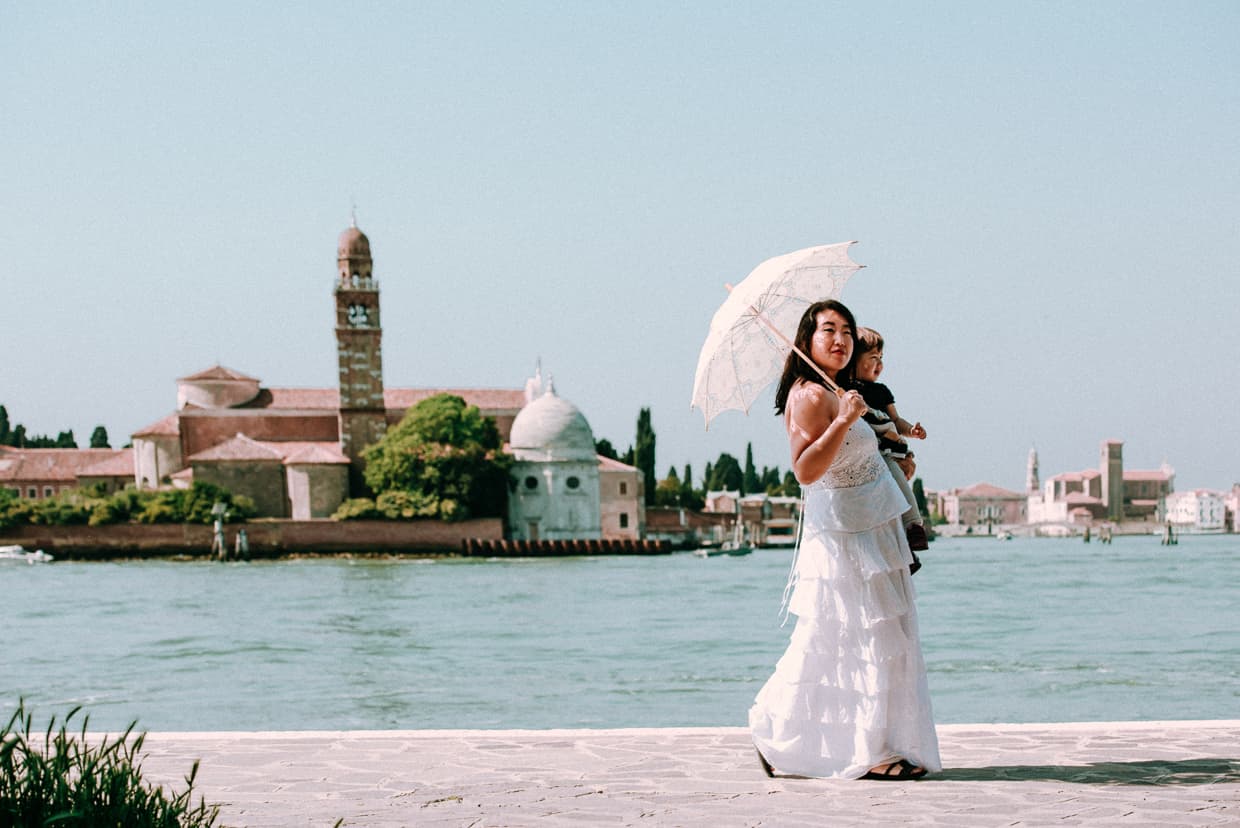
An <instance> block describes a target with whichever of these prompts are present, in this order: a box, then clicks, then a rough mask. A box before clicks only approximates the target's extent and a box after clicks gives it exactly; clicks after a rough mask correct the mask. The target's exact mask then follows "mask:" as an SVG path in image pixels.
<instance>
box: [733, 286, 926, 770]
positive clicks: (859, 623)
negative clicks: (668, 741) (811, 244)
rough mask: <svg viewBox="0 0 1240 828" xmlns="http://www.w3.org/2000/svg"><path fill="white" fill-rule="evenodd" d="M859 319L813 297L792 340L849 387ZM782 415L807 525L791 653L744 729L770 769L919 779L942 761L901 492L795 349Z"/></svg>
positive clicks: (796, 577) (859, 410)
mask: <svg viewBox="0 0 1240 828" xmlns="http://www.w3.org/2000/svg"><path fill="white" fill-rule="evenodd" d="M856 330H857V325H856V320H855V319H854V318H853V315H852V313H851V312H850V311H849V310H848V308H846V307H845V306H844V305H842V304H840V303H839V302H836V301H834V300H828V301H825V302H819V303H817V304H814V305H811V306H810V307H809V309H807V310H806V312H805V315H804V316H803V317H802V318H801V323H800V325H799V326H798V329H797V336H796V343H797V346H798V347H799V348H801V350H802V351H803V352H805V353H806V354H808V355H809V357H810V358H811V359H813V360H814V362H815V363H817V364H818V366H819V367H820V368H822V369H823V371H824V372H825V373H826V374H827V376H829V377H831V378H832V380H834V381H835V382H836V384H837V385H839V386H840V387H844V388H846V387H847V386H848V384H849V380H850V379H851V376H850V372H851V370H852V357H853V354H854V353H855V352H856ZM775 407H776V410H777V411H778V412H779V413H781V414H783V415H784V422H785V425H786V427H787V430H788V441H789V443H790V445H791V448H792V468H793V472H794V473H795V474H796V477H797V480H799V481H800V482H801V485H802V487H803V495H804V504H803V507H802V509H803V521H804V526H803V529H802V532H801V537H800V539H799V542H798V546H797V556H796V559H795V562H794V564H793V571H792V574H791V575H790V577H789V589H788V590H787V591H786V592H785V599H786V600H787V602H788V603H787V606H788V610H789V612H791V613H792V614H794V615H796V616H797V622H796V628H795V629H794V630H793V632H792V636H791V639H790V641H789V644H788V649H787V651H786V652H785V653H784V655H783V657H781V658H780V659H779V663H778V664H777V665H776V667H775V673H774V675H772V676H771V678H770V679H769V680H768V681H767V682H766V684H765V685H764V686H763V687H762V689H761V690H760V691H759V692H758V695H757V698H756V699H755V700H754V705H753V707H752V708H751V709H750V711H749V725H750V729H751V731H752V733H753V741H754V745H755V747H757V749H758V757H759V759H760V760H761V762H762V766H763V770H765V771H766V773H767V774H768V775H773V771H774V769H778V771H779V772H780V773H782V774H789V775H796V776H809V777H834V778H840V779H857V778H866V779H890V780H904V779H918V778H920V777H922V776H925V775H926V773H928V772H930V771H937V770H940V769H941V767H942V765H941V762H940V760H939V745H938V738H937V736H936V735H935V731H934V718H933V715H932V713H931V709H930V693H929V689H928V688H927V685H926V667H925V662H924V661H923V659H922V654H921V643H920V641H919V639H918V632H917V610H916V608H915V606H914V603H913V601H914V591H913V585H912V582H911V581H910V580H909V578H910V576H909V569H908V568H909V565H910V564H911V563H912V562H913V556H912V553H911V552H910V551H909V548H908V541H907V539H906V538H905V534H904V529H903V524H902V523H901V520H900V515H901V514H902V513H903V512H904V510H905V509H906V508H907V503H906V502H905V500H904V496H903V495H902V494H901V492H900V489H899V487H898V486H897V485H896V483H895V481H894V480H893V479H892V477H891V474H890V472H888V471H887V466H886V464H885V463H884V462H883V459H882V457H881V456H880V455H879V453H878V443H877V440H876V439H875V437H874V431H873V429H871V428H870V427H869V426H868V425H866V424H865V423H864V422H862V421H861V420H860V418H861V415H862V414H864V413H865V411H866V404H865V401H864V400H863V399H862V398H861V395H860V394H858V393H857V392H856V391H849V392H847V393H845V394H843V395H842V396H839V397H837V396H836V395H835V394H834V393H832V392H830V391H828V390H827V388H826V387H825V386H824V385H823V384H822V380H821V379H820V378H819V377H818V375H817V374H816V373H815V372H814V371H813V369H812V368H810V367H809V366H808V365H805V364H804V361H803V360H802V359H801V358H800V357H798V356H797V355H796V354H795V353H793V354H789V356H788V361H787V362H786V363H785V366H784V373H783V377H782V379H781V381H780V386H779V391H778V392H777V393H776V402H775Z"/></svg>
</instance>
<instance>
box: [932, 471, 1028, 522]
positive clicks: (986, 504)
mask: <svg viewBox="0 0 1240 828" xmlns="http://www.w3.org/2000/svg"><path fill="white" fill-rule="evenodd" d="M938 497H939V503H940V504H941V507H940V508H941V512H940V513H941V514H942V515H943V517H944V518H945V519H946V520H947V523H948V524H949V525H955V526H964V527H967V528H968V529H970V530H972V531H973V532H977V531H980V530H982V529H984V530H985V531H986V532H987V533H989V532H990V529H991V527H992V526H1002V525H1005V524H1007V525H1010V524H1014V523H1024V522H1025V519H1026V513H1025V509H1026V507H1027V496H1026V495H1023V494H1021V493H1020V492H1013V491H1011V490H1010V489H1004V488H1002V487H1000V486H995V485H994V484H992V483H974V484H973V485H972V486H966V487H964V488H963V489H949V490H948V491H946V492H943V493H941V494H939V496H938Z"/></svg>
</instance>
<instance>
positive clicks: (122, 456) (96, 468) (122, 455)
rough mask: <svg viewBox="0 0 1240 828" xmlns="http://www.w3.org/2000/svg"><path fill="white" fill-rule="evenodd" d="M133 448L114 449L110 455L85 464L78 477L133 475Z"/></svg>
mask: <svg viewBox="0 0 1240 828" xmlns="http://www.w3.org/2000/svg"><path fill="white" fill-rule="evenodd" d="M133 476H134V468H133V449H131V448H129V449H116V451H115V453H114V454H113V456H112V457H109V458H107V459H104V460H101V461H99V462H98V463H96V464H95V465H93V466H86V467H85V468H83V469H82V470H81V471H79V472H78V477H133Z"/></svg>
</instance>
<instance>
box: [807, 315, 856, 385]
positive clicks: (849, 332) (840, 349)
mask: <svg viewBox="0 0 1240 828" xmlns="http://www.w3.org/2000/svg"><path fill="white" fill-rule="evenodd" d="M852 353H853V329H852V326H851V325H849V324H848V320H847V319H845V318H844V317H843V316H842V315H841V314H840V313H839V312H838V311H833V310H825V311H820V312H819V313H818V324H817V326H816V327H815V328H814V336H813V338H812V339H810V341H809V356H810V359H812V360H814V362H816V363H818V367H819V368H821V369H822V370H824V371H826V372H827V376H829V377H831V378H832V379H834V378H835V375H836V374H837V373H839V372H840V371H841V370H843V369H844V368H845V367H846V366H847V365H848V360H850V359H852Z"/></svg>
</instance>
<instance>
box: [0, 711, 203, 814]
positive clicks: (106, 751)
mask: <svg viewBox="0 0 1240 828" xmlns="http://www.w3.org/2000/svg"><path fill="white" fill-rule="evenodd" d="M80 711H81V708H80V707H75V708H74V709H73V710H71V711H70V712H69V714H68V715H67V716H65V717H64V720H63V721H62V722H61V723H60V726H59V727H57V725H56V717H55V716H53V717H52V719H51V721H49V722H48V725H47V729H46V730H45V731H35V730H34V728H33V720H34V717H33V715H32V714H31V713H29V712H28V711H27V710H26V705H25V701H24V700H22V701H19V702H18V706H17V711H16V712H15V713H14V714H13V717H12V718H11V719H9V723H8V724H7V725H5V727H4V730H3V731H0V828H10V826H14V827H16V826H22V828H28V827H31V828H32V827H33V826H49V828H51V826H56V828H60V827H61V826H64V828H79V827H81V826H115V828H148V826H151V827H152V828H153V827H154V826H160V828H174V827H175V828H208V826H212V825H214V824H215V820H216V818H217V817H218V815H219V807H218V806H209V805H207V804H206V803H205V802H204V801H203V800H202V798H201V797H200V798H199V801H198V804H197V805H196V806H195V805H193V803H192V802H191V797H192V794H193V789H194V779H195V778H196V777H197V775H198V763H197V762H194V765H193V767H192V768H191V769H190V772H189V774H188V775H187V776H186V777H185V785H186V788H185V790H184V791H183V792H182V793H179V794H178V793H174V792H170V791H168V792H166V791H164V789H163V788H162V787H152V786H150V785H148V784H146V783H144V782H143V781H142V766H141V760H142V744H143V742H144V741H145V739H146V734H145V733H140V734H137V735H135V734H134V732H133V730H134V727H135V726H136V725H137V723H136V722H135V723H134V724H131V725H130V726H129V728H128V729H127V730H125V732H124V733H122V734H121V735H120V736H119V737H113V738H109V737H107V736H98V735H96V736H91V737H90V738H88V737H87V725H88V724H89V722H90V717H89V716H82V717H81V722H82V724H81V729H80V730H77V731H74V732H70V730H69V727H70V726H71V724H72V722H73V720H74V718H75V717H76V716H77V715H78V713H79V712H80Z"/></svg>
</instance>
